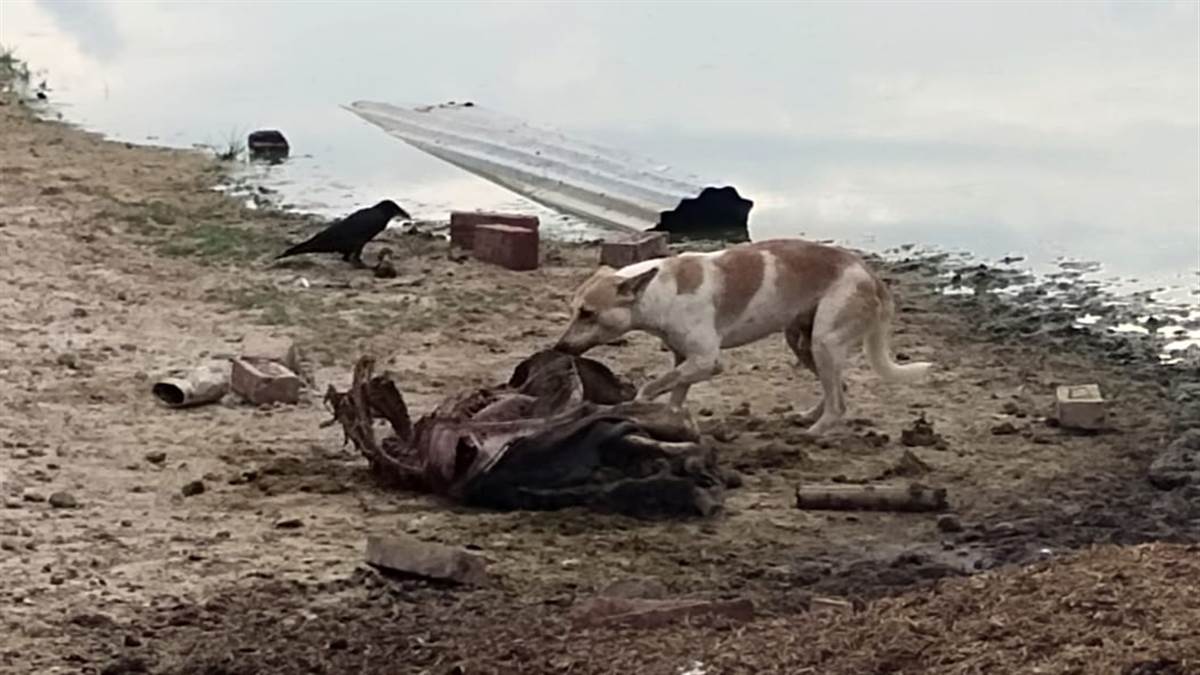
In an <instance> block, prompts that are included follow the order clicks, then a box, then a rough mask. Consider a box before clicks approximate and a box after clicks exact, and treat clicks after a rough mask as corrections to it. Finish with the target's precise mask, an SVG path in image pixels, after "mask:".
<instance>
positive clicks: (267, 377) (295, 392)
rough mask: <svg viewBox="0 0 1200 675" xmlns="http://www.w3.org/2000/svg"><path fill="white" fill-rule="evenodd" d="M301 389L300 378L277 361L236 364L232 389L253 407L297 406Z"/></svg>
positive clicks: (252, 360) (248, 359) (238, 361)
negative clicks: (281, 404) (270, 404)
mask: <svg viewBox="0 0 1200 675" xmlns="http://www.w3.org/2000/svg"><path fill="white" fill-rule="evenodd" d="M300 387H301V382H300V378H299V377H297V376H296V374H295V373H293V372H292V371H290V370H288V369H287V368H285V367H284V366H282V365H280V364H278V363H276V362H274V361H271V360H269V359H256V358H252V357H246V358H240V359H234V360H233V372H232V373H231V376H230V380H229V388H230V389H232V390H233V392H234V393H235V394H237V395H238V396H241V397H242V398H244V399H246V400H247V401H249V402H250V403H253V404H254V405H266V404H269V403H296V402H297V401H299V400H300Z"/></svg>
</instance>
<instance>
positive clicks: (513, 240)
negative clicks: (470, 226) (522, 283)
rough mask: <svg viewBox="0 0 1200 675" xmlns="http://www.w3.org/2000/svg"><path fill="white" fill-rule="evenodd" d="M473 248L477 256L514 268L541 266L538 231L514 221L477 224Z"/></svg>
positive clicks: (523, 268)
mask: <svg viewBox="0 0 1200 675" xmlns="http://www.w3.org/2000/svg"><path fill="white" fill-rule="evenodd" d="M474 240H475V241H474V246H473V247H472V252H473V253H474V255H475V258H476V259H477V260H481V261H483V262H487V263H492V264H493V265H499V266H501V267H507V268H508V269H510V270H517V271H524V270H535V269H537V267H538V248H539V246H538V232H537V230H530V229H527V228H524V227H514V226H511V225H480V226H479V227H476V228H475V234H474Z"/></svg>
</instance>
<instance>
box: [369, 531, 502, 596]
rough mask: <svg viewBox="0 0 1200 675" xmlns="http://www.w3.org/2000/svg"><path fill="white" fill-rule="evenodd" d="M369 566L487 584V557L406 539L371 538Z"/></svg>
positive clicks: (438, 578) (412, 574) (418, 540)
mask: <svg viewBox="0 0 1200 675" xmlns="http://www.w3.org/2000/svg"><path fill="white" fill-rule="evenodd" d="M364 558H365V559H366V561H367V563H368V564H370V565H373V566H375V567H380V568H383V569H384V570H387V571H390V572H395V573H399V574H405V575H411V576H416V577H422V578H425V579H436V580H439V581H451V582H454V583H458V584H471V585H481V584H483V583H485V582H486V581H487V578H488V573H487V566H486V564H485V563H484V561H483V558H481V557H479V556H477V555H474V554H472V553H468V552H467V551H464V550H462V549H459V548H455V547H453V546H446V545H445V544H436V543H433V542H428V541H421V540H420V539H414V538H412V537H406V536H395V535H392V536H370V537H367V552H366V555H365V556H364Z"/></svg>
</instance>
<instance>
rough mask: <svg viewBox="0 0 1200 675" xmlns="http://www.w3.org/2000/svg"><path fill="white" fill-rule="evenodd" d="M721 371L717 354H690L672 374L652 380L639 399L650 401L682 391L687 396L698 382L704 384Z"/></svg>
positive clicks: (639, 393)
mask: <svg viewBox="0 0 1200 675" xmlns="http://www.w3.org/2000/svg"><path fill="white" fill-rule="evenodd" d="M720 371H721V366H720V364H719V360H718V358H717V354H716V353H715V352H714V353H709V352H704V353H701V354H690V355H688V356H686V357H685V358H684V359H683V362H682V363H680V364H679V365H678V366H676V367H675V368H674V369H673V370H671V372H669V373H667V374H665V375H663V376H662V377H659V378H657V379H655V380H651V381H650V382H648V383H647V384H646V385H645V386H643V387H642V389H641V391H639V392H638V398H639V399H642V400H646V401H650V400H653V399H656V398H658V397H659V396H662V395H663V394H665V393H666V392H668V391H676V392H678V391H680V390H682V391H683V393H684V394H685V395H686V393H687V388H688V387H691V386H692V385H693V384H696V383H697V382H703V381H704V380H707V379H709V378H711V377H713V376H714V375H716V374H717V373H719V372H720ZM674 398H675V396H672V402H674Z"/></svg>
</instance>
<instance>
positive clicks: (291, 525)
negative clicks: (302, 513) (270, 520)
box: [275, 518, 304, 530]
mask: <svg viewBox="0 0 1200 675" xmlns="http://www.w3.org/2000/svg"><path fill="white" fill-rule="evenodd" d="M275 527H276V528H277V529H280V530H295V529H297V528H300V527H304V521H303V520H301V519H299V518H284V519H283V520H277V521H275Z"/></svg>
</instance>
